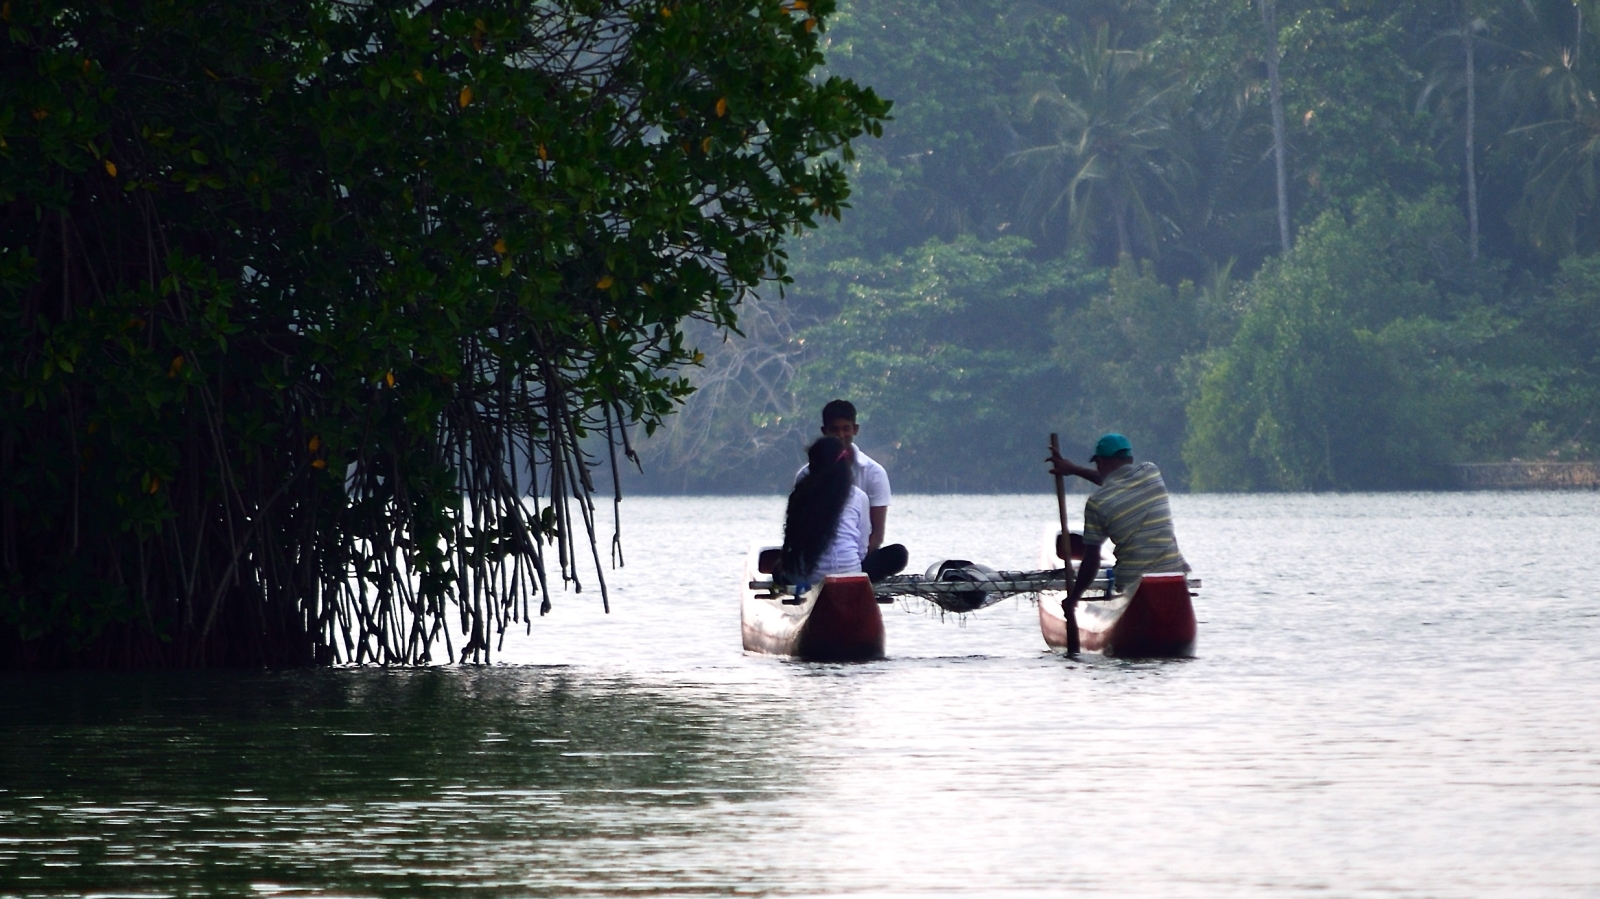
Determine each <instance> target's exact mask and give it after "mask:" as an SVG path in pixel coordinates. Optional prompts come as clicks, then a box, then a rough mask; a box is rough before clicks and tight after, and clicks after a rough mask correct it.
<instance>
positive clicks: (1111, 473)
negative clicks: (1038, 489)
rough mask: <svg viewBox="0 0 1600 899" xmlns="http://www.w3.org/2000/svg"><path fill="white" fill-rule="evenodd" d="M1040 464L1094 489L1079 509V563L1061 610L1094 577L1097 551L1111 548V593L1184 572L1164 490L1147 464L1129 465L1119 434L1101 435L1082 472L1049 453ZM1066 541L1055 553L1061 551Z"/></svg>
mask: <svg viewBox="0 0 1600 899" xmlns="http://www.w3.org/2000/svg"><path fill="white" fill-rule="evenodd" d="M1045 461H1047V462H1049V463H1050V473H1051V474H1057V475H1077V476H1078V477H1080V478H1083V479H1084V480H1086V481H1089V482H1091V483H1094V484H1098V485H1099V487H1100V489H1098V490H1096V491H1095V492H1093V493H1091V494H1089V499H1088V501H1087V502H1085V503H1084V504H1083V562H1082V563H1081V564H1080V565H1079V567H1078V577H1077V578H1076V579H1075V580H1074V581H1073V582H1072V588H1071V589H1070V590H1069V591H1068V592H1067V598H1066V599H1065V600H1062V603H1061V604H1062V606H1063V607H1067V606H1070V605H1075V604H1076V603H1077V602H1078V600H1079V599H1081V598H1082V597H1083V591H1084V590H1087V589H1088V588H1089V584H1091V583H1093V582H1094V578H1095V575H1096V574H1098V573H1099V571H1100V547H1101V545H1102V544H1104V543H1105V542H1106V540H1107V539H1108V538H1109V539H1110V540H1111V542H1112V543H1115V544H1116V545H1117V561H1116V567H1115V572H1116V587H1117V589H1119V590H1121V589H1127V588H1128V587H1129V586H1131V585H1132V584H1133V583H1134V582H1135V581H1137V580H1138V579H1139V577H1140V576H1142V575H1145V574H1150V573H1152V572H1157V571H1188V570H1189V563H1188V562H1186V561H1184V558H1183V553H1181V552H1179V551H1178V538H1177V535H1176V534H1174V533H1173V530H1172V509H1171V506H1170V504H1169V502H1168V498H1167V484H1166V482H1165V481H1163V480H1162V479H1161V471H1160V469H1158V468H1156V466H1155V463H1153V462H1139V463H1135V462H1134V461H1133V445H1132V444H1130V443H1129V442H1128V438H1126V437H1124V436H1122V435H1121V434H1107V435H1105V436H1104V437H1101V438H1100V440H1099V441H1098V442H1097V443H1095V445H1094V455H1093V456H1090V457H1089V461H1090V462H1091V463H1092V464H1093V465H1094V467H1093V468H1088V467H1085V466H1082V465H1077V464H1075V463H1074V462H1072V460H1070V459H1066V458H1064V457H1062V455H1061V454H1060V453H1058V452H1056V450H1055V449H1054V448H1052V449H1051V451H1050V457H1049V458H1048V459H1046V460H1045ZM1065 543H1066V541H1063V546H1061V547H1060V548H1059V549H1058V553H1059V552H1060V551H1061V550H1064V549H1065V548H1066V547H1065Z"/></svg>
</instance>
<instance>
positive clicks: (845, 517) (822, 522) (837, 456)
mask: <svg viewBox="0 0 1600 899" xmlns="http://www.w3.org/2000/svg"><path fill="white" fill-rule="evenodd" d="M806 457H807V459H808V460H809V462H810V464H809V466H808V470H807V471H806V473H805V475H804V476H803V477H801V478H800V480H799V481H797V482H796V483H795V485H794V490H793V491H792V492H791V493H790V494H789V505H788V509H787V510H786V511H785V512H784V518H783V562H782V572H781V573H782V580H783V581H784V582H786V583H790V584H814V583H816V582H817V581H819V580H821V579H822V578H824V577H827V576H828V575H833V574H854V573H856V572H866V573H867V575H868V576H869V577H871V578H872V579H873V580H875V581H876V580H881V579H883V578H885V577H888V576H889V575H891V574H894V573H896V572H898V571H900V570H901V569H902V568H904V567H905V564H906V549H905V547H903V546H900V545H899V544H895V545H893V546H885V547H883V548H882V549H878V550H873V551H871V552H870V553H869V552H868V548H867V541H868V539H869V538H870V537H871V534H872V519H871V514H870V512H869V507H868V505H867V495H866V493H864V492H862V490H861V488H859V487H857V486H855V483H854V474H855V462H854V460H853V458H852V456H851V453H850V446H849V445H848V444H846V443H845V442H844V441H842V440H840V439H838V438H837V437H823V438H821V439H820V440H818V441H817V442H816V443H813V444H811V446H810V448H809V449H807V451H806Z"/></svg>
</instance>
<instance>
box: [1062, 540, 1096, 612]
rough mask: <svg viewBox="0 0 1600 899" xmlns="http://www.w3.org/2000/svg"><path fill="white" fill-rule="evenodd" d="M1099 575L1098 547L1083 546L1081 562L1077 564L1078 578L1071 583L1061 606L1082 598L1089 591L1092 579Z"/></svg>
mask: <svg viewBox="0 0 1600 899" xmlns="http://www.w3.org/2000/svg"><path fill="white" fill-rule="evenodd" d="M1099 574H1100V547H1099V546H1085V547H1084V548H1083V561H1081V562H1079V563H1078V577H1077V578H1076V579H1075V580H1074V581H1073V582H1072V589H1071V590H1068V591H1067V598H1066V599H1064V600H1062V605H1063V606H1065V605H1067V604H1070V603H1076V602H1077V601H1078V600H1079V599H1081V598H1083V591H1085V590H1087V589H1089V585H1090V584H1092V583H1094V579H1095V577H1096V576H1097V575H1099Z"/></svg>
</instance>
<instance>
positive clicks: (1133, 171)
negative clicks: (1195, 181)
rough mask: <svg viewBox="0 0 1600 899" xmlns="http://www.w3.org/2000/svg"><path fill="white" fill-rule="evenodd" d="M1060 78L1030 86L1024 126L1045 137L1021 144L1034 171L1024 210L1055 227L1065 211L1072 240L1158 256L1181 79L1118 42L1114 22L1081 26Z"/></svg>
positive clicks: (1018, 159) (1023, 159)
mask: <svg viewBox="0 0 1600 899" xmlns="http://www.w3.org/2000/svg"><path fill="white" fill-rule="evenodd" d="M1066 50H1067V52H1066V57H1067V59H1068V65H1067V66H1066V67H1065V69H1064V71H1062V72H1061V73H1060V76H1059V78H1057V79H1049V80H1040V81H1038V82H1036V83H1034V84H1032V85H1031V86H1030V89H1029V90H1028V91H1027V93H1026V97H1025V100H1024V103H1023V109H1022V115H1021V117H1020V118H1021V121H1020V122H1019V125H1021V126H1022V127H1023V129H1024V130H1029V127H1028V126H1029V125H1031V126H1033V127H1032V129H1031V130H1032V131H1033V133H1034V134H1040V132H1042V135H1041V137H1042V139H1040V140H1038V141H1037V142H1036V143H1034V144H1033V145H1032V146H1029V147H1027V148H1025V149H1023V150H1020V151H1017V152H1015V153H1012V154H1011V155H1010V156H1009V157H1008V159H1007V161H1008V163H1009V164H1011V165H1013V166H1015V167H1017V168H1019V169H1022V170H1024V171H1026V172H1028V173H1029V178H1028V181H1027V183H1026V185H1025V188H1024V193H1023V199H1022V203H1021V209H1020V212H1021V214H1022V216H1023V217H1024V218H1025V219H1026V220H1028V221H1029V222H1030V223H1031V224H1032V225H1033V227H1034V228H1035V229H1036V230H1037V231H1040V232H1049V231H1050V230H1051V229H1052V227H1053V226H1054V225H1055V224H1056V223H1057V222H1058V221H1059V220H1060V217H1061V214H1062V213H1063V212H1065V217H1066V240H1065V241H1064V243H1065V244H1066V245H1068V246H1078V245H1086V244H1087V245H1089V246H1091V247H1095V248H1096V249H1099V250H1100V251H1101V255H1105V251H1106V250H1107V249H1108V247H1107V246H1106V244H1107V243H1108V241H1107V240H1106V232H1107V231H1109V232H1110V234H1111V236H1112V238H1113V239H1114V244H1115V249H1116V255H1117V256H1118V257H1121V256H1146V257H1148V256H1152V255H1154V254H1155V252H1156V248H1157V246H1158V244H1159V241H1160V236H1161V230H1162V229H1161V226H1160V221H1161V217H1160V216H1159V215H1158V214H1157V213H1156V211H1155V209H1154V208H1153V207H1154V206H1155V205H1156V201H1157V199H1158V195H1161V194H1167V195H1170V193H1171V189H1170V180H1171V179H1170V170H1171V168H1172V167H1173V166H1175V165H1181V160H1179V159H1178V158H1177V157H1176V156H1175V155H1174V154H1173V153H1171V152H1170V148H1169V145H1168V144H1169V138H1170V135H1171V129H1170V126H1169V123H1168V120H1167V115H1168V109H1167V105H1168V103H1169V101H1170V100H1171V98H1172V97H1173V95H1174V94H1175V86H1176V84H1177V82H1176V80H1175V79H1174V78H1173V77H1171V76H1170V75H1169V74H1168V73H1166V72H1164V71H1162V70H1161V69H1160V68H1159V67H1157V66H1156V65H1155V64H1154V63H1153V62H1152V60H1151V58H1150V55H1149V53H1148V52H1147V51H1145V50H1143V49H1125V48H1122V47H1120V46H1118V40H1117V37H1116V35H1115V34H1114V33H1113V32H1112V31H1111V28H1110V26H1109V25H1108V24H1105V23H1101V24H1099V25H1098V26H1096V27H1095V28H1093V29H1092V30H1084V31H1082V32H1080V33H1079V35H1078V37H1077V39H1076V41H1074V43H1073V44H1072V45H1071V46H1069V47H1067V48H1066Z"/></svg>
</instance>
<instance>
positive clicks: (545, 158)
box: [539, 144, 550, 162]
mask: <svg viewBox="0 0 1600 899" xmlns="http://www.w3.org/2000/svg"><path fill="white" fill-rule="evenodd" d="M539 161H540V162H549V161H550V154H549V153H547V152H545V149H544V144H540V145H539Z"/></svg>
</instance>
